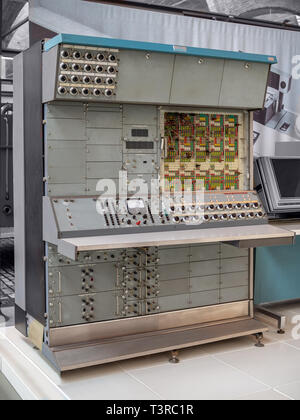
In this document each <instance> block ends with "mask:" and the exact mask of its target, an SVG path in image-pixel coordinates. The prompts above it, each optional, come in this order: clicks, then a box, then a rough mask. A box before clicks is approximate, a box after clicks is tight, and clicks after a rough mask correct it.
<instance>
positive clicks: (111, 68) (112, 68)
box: [107, 66, 116, 74]
mask: <svg viewBox="0 0 300 420" xmlns="http://www.w3.org/2000/svg"><path fill="white" fill-rule="evenodd" d="M115 71H116V70H115V68H114V67H113V66H109V67H108V68H107V72H108V73H110V74H113V73H115Z"/></svg>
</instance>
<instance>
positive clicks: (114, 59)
mask: <svg viewBox="0 0 300 420" xmlns="http://www.w3.org/2000/svg"><path fill="white" fill-rule="evenodd" d="M108 61H110V62H111V63H113V62H115V61H116V56H115V55H113V54H110V55H109V56H108Z"/></svg>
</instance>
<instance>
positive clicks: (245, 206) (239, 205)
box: [170, 203, 260, 213]
mask: <svg viewBox="0 0 300 420" xmlns="http://www.w3.org/2000/svg"><path fill="white" fill-rule="evenodd" d="M259 207H260V206H259V203H236V204H232V203H226V204H213V203H212V204H209V205H205V206H188V207H186V206H178V207H175V206H171V207H170V213H176V212H179V213H181V212H186V211H191V212H195V211H196V210H200V211H203V210H209V211H213V210H234V209H236V210H241V209H245V210H249V209H251V208H252V209H258V208H259Z"/></svg>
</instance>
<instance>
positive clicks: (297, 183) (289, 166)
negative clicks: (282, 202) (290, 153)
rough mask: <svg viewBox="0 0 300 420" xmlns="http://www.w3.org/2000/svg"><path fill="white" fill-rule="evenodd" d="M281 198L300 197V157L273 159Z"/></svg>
mask: <svg viewBox="0 0 300 420" xmlns="http://www.w3.org/2000/svg"><path fill="white" fill-rule="evenodd" d="M272 164H273V168H274V173H275V178H276V180H277V185H278V189H279V192H280V196H281V198H300V158H299V159H272Z"/></svg>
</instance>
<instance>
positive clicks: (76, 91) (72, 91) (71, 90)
mask: <svg viewBox="0 0 300 420" xmlns="http://www.w3.org/2000/svg"><path fill="white" fill-rule="evenodd" d="M70 93H71V95H73V96H75V95H77V94H78V90H77V89H76V88H74V87H72V88H71V89H70Z"/></svg>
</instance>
